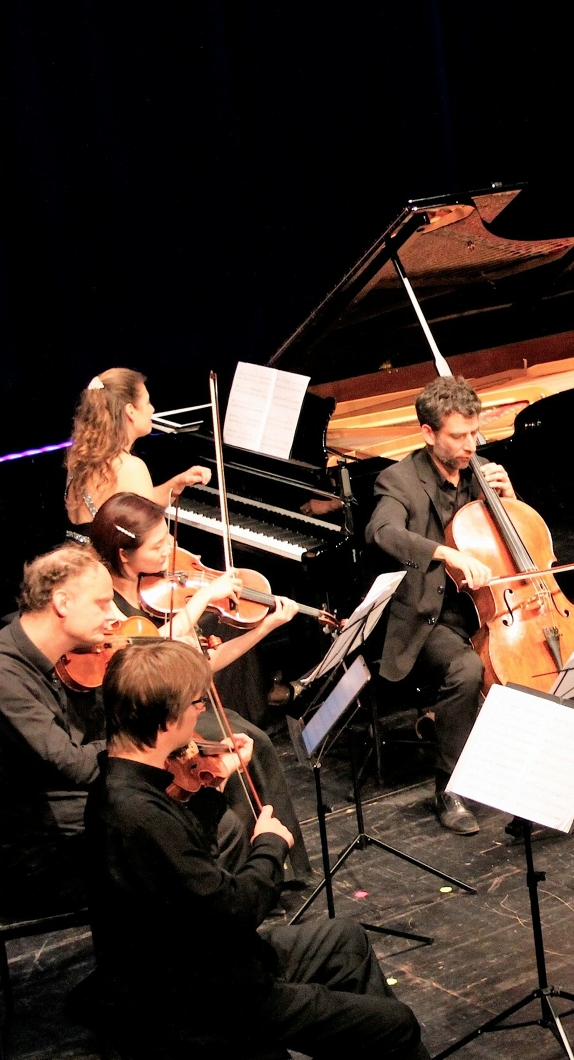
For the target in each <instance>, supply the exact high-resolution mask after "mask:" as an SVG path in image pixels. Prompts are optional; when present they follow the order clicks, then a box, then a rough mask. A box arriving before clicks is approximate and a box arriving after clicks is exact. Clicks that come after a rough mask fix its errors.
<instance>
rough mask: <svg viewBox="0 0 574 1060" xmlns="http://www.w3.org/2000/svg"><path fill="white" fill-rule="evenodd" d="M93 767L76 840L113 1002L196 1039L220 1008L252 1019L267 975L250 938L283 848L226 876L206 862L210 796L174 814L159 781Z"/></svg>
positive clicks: (270, 968)
mask: <svg viewBox="0 0 574 1060" xmlns="http://www.w3.org/2000/svg"><path fill="white" fill-rule="evenodd" d="M100 764H101V769H102V774H101V777H100V778H99V779H98V781H96V783H95V784H94V785H93V786H92V788H91V790H90V794H89V796H88V804H87V808H86V837H87V844H88V855H89V864H90V881H91V887H92V895H91V903H90V904H91V907H92V923H93V930H94V941H95V945H96V952H97V954H98V960H99V963H100V965H101V967H102V969H103V971H104V973H105V978H106V980H107V982H108V983H109V984H110V986H111V988H112V992H113V995H114V996H115V998H118V997H119V998H120V999H121V1000H122V1004H123V1005H128V1006H129V1007H130V1008H135V1009H136V1010H137V1011H139V1012H142V1013H143V1012H145V1010H146V1006H147V1005H150V1004H152V1005H153V1007H154V1010H155V1011H161V1012H162V1014H163V1017H165V1019H166V1020H167V1021H168V1023H170V1024H172V1025H173V1024H175V1025H177V1024H178V1022H180V1021H181V1020H182V1019H184V1018H187V1016H188V1015H193V1021H194V1027H195V1028H196V1029H197V1033H198V1035H201V1034H205V1033H208V1032H209V1027H210V1025H212V1026H215V1025H217V1020H218V1019H219V1020H220V1019H221V1002H222V998H224V999H225V1006H226V1013H227V1014H226V1018H228V1019H233V1018H234V1016H235V1018H239V1017H240V1015H241V1013H242V1010H243V1009H244V1006H245V1005H247V1004H249V1008H250V1011H251V1012H253V1011H256V1002H257V997H258V996H259V997H261V996H262V995H265V994H266V993H267V992H268V991H269V990H270V989H271V985H272V982H273V972H274V967H275V956H274V951H273V950H272V949H271V947H269V946H268V945H267V943H265V942H264V941H263V940H262V939H261V938H260V936H259V935H258V934H257V931H256V928H257V926H258V925H259V924H260V923H261V922H262V920H263V919H264V917H265V916H266V915H267V913H268V912H269V910H270V909H272V908H273V906H274V905H275V903H276V901H277V896H278V893H279V889H280V885H281V882H282V879H283V860H284V858H285V855H286V852H287V844H286V843H285V841H284V840H283V839H281V838H280V837H279V836H276V835H273V834H270V833H268V834H266V835H263V836H259V837H258V838H257V839H256V840H255V841H254V843H253V845H252V849H251V853H250V856H249V858H248V860H247V861H246V863H245V865H244V866H243V867H242V868H241V870H240V871H239V872H238V873H237V874H236V875H234V876H231V875H230V874H229V873H227V872H225V871H223V870H222V869H221V868H219V866H218V865H217V863H216V862H215V860H214V858H213V856H212V854H211V846H212V839H213V835H214V830H215V827H216V825H217V821H218V820H219V818H220V816H221V814H222V813H223V811H224V810H225V806H226V803H225V799H224V798H223V796H222V795H221V794H220V793H219V792H217V791H215V790H213V789H202V791H201V792H199V793H198V794H197V795H194V796H192V798H191V800H190V801H189V802H188V803H187V804H186V806H185V807H182V806H181V805H179V804H178V803H176V802H175V801H174V800H173V799H171V798H169V796H168V795H166V793H165V788H166V787H167V785H168V784H169V783H170V782H171V779H172V777H171V774H170V773H169V772H167V771H166V770H163V769H157V768H155V767H154V766H149V765H145V764H141V763H138V762H133V761H131V760H128V759H124V758H108V757H107V755H105V754H103V755H102V756H100ZM190 1005H191V1008H190ZM228 1006H231V1008H229V1007H228ZM214 1020H215V1021H216V1023H215V1024H214V1023H213V1021H214Z"/></svg>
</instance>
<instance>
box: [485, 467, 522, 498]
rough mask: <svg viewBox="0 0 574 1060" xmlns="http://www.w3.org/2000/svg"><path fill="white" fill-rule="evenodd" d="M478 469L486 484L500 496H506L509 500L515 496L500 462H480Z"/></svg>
mask: <svg viewBox="0 0 574 1060" xmlns="http://www.w3.org/2000/svg"><path fill="white" fill-rule="evenodd" d="M480 470H481V472H482V474H483V475H484V477H485V479H486V482H487V485H488V486H491V487H492V489H494V490H496V492H497V493H498V494H499V495H500V496H501V497H507V498H508V499H509V500H512V499H514V498H515V497H516V494H515V492H514V490H513V488H512V483H511V481H510V479H509V477H508V474H507V472H506V471H505V470H504V468H503V467H502V465H501V464H492V463H491V464H481V467H480Z"/></svg>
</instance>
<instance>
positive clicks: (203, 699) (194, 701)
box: [189, 696, 207, 707]
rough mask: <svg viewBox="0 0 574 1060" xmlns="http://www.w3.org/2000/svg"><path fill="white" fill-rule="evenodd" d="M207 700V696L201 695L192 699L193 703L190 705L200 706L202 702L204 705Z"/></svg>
mask: <svg viewBox="0 0 574 1060" xmlns="http://www.w3.org/2000/svg"><path fill="white" fill-rule="evenodd" d="M206 702H207V697H206V696H199V698H198V699H192V701H191V703H190V704H189V705H190V707H198V706H199V704H200V703H201V704H202V705H203V706H205V704H206Z"/></svg>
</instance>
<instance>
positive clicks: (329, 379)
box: [269, 186, 574, 458]
mask: <svg viewBox="0 0 574 1060" xmlns="http://www.w3.org/2000/svg"><path fill="white" fill-rule="evenodd" d="M532 201H533V196H532V194H531V193H529V189H527V188H525V187H524V186H513V187H492V188H489V189H485V190H482V191H478V192H469V193H468V194H460V195H444V196H435V197H432V198H427V199H418V200H412V201H410V202H408V203H407V205H406V206H405V208H404V209H403V210H402V211H401V213H400V214H399V216H398V217H397V218H396V220H395V221H393V223H392V224H391V225H390V226H389V227H388V228H387V229H386V231H385V232H384V233H383V235H382V236H381V237H380V238H379V239H378V240H377V241H376V243H375V244H374V245H373V246H372V247H371V248H370V250H368V251H367V253H366V254H365V255H363V257H362V258H361V259H360V261H358V262H357V264H356V265H355V266H354V267H353V268H352V269H351V270H350V272H349V273H347V275H346V276H345V277H344V278H343V280H342V281H341V282H340V283H339V284H338V285H337V286H336V287H335V289H334V290H333V291H332V292H331V293H330V294H329V295H328V296H327V298H325V300H324V301H323V302H322V303H321V305H320V306H318V308H317V309H316V310H315V311H314V312H313V313H312V314H311V315H310V316H309V317H308V318H307V320H306V321H305V322H304V323H303V324H302V325H301V326H300V327H299V328H298V329H297V331H296V332H295V333H294V334H293V335H292V336H291V337H290V338H289V339H288V340H287V341H286V342H285V343H284V344H283V346H281V348H280V349H279V350H278V351H277V353H276V354H275V355H274V357H272V358H271V360H270V362H269V364H270V365H272V366H273V367H277V368H282V369H287V370H291V371H298V372H306V373H307V374H309V375H310V376H311V384H312V389H313V392H314V393H316V394H319V395H321V396H324V397H327V396H330V397H334V398H336V399H337V410H336V412H335V415H334V417H333V418H332V420H331V425H330V428H329V431H328V438H327V440H328V443H329V444H330V445H332V446H334V447H335V448H338V449H342V450H344V451H346V452H353V453H356V454H357V455H359V456H371V455H373V454H375V453H377V454H385V455H386V456H389V457H395V458H396V457H400V456H402V455H404V454H405V453H406V452H409V451H410V450H411V449H412V448H413V447H415V446H416V445H419V444H420V436H419V434H418V429H417V424H416V417H415V415H414V408H413V400H414V396H415V395H416V393H417V392H418V390H420V388H421V387H423V386H424V385H425V383H426V382H428V381H429V380H430V379H432V378H434V376H435V375H436V369H435V367H434V362H433V361H432V359H431V353H430V350H429V347H428V345H427V341H426V338H425V336H424V333H423V330H422V328H421V327H420V325H419V322H418V320H417V318H416V316H415V313H414V310H413V308H412V306H411V303H410V301H409V300H408V297H407V294H406V292H405V290H404V287H403V285H402V283H401V280H400V279H399V276H398V274H397V271H396V269H395V266H394V265H393V262H392V257H393V255H397V256H398V257H399V259H400V262H401V265H402V267H403V269H404V271H405V272H406V274H407V276H408V278H409V280H410V282H411V284H412V286H413V288H414V291H415V295H416V297H417V299H418V301H419V304H420V305H421V307H422V310H423V313H424V315H425V318H426V320H427V322H428V323H429V325H430V329H431V331H432V333H433V336H434V339H435V340H436V342H437V344H438V347H439V349H440V351H441V353H442V354H443V356H445V357H446V358H447V359H448V361H449V364H450V367H451V369H452V371H453V372H454V373H455V374H462V375H464V376H465V378H467V379H469V381H471V382H472V384H473V385H474V386H476V388H477V389H478V390H479V392H480V394H481V397H482V398H483V404H484V406H485V416H484V417H483V424H482V427H483V433H485V435H486V437H487V438H501V437H505V436H507V435H508V434H510V433H511V432H512V429H513V422H514V417H515V415H516V414H517V413H518V412H519V411H520V410H521V409H523V408H525V407H526V406H527V405H528V404H530V403H531V402H532V401H535V400H538V399H539V398H540V397H543V396H545V395H546V394H548V393H553V392H556V391H559V390H561V389H565V388H569V387H572V386H574V360H572V361H571V363H568V362H567V360H566V359H567V358H569V357H570V355H571V354H574V331H573V330H572V329H573V328H574V265H573V257H574V236H570V235H563V236H562V235H561V236H558V235H557V232H556V230H557V229H558V227H559V226H560V225H561V226H562V227H563V228H565V227H567V225H568V226H569V227H570V229H571V230H572V228H574V224H573V222H572V221H571V220H570V219H569V218H568V217H566V219H565V214H564V213H563V212H562V213H561V211H560V210H558V209H556V208H555V207H556V204H552V205H553V206H554V209H553V211H552V214H547V215H546V216H545V217H542V218H540V217H539V218H538V219H536V220H535V219H533V218H532V217H531V216H530V217H529V211H528V207H529V204H531V203H532ZM549 209H550V207H549ZM536 225H537V226H538V231H535V232H534V234H535V235H536V238H524V236H525V233H532V230H533V227H535V226H536ZM550 225H553V226H554V227H553V229H550ZM546 362H553V363H552V364H548V366H547V368H544V369H543V368H542V367H541V366H542V365H543V364H546ZM350 366H352V370H353V376H352V377H350V373H349V368H350ZM357 369H359V371H360V372H361V374H360V375H357V374H356V372H357ZM546 375H549V376H550V378H548V379H546V378H545V376H546Z"/></svg>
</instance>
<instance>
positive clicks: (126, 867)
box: [86, 641, 428, 1060]
mask: <svg viewBox="0 0 574 1060" xmlns="http://www.w3.org/2000/svg"><path fill="white" fill-rule="evenodd" d="M210 680H211V672H210V668H209V665H208V663H207V662H206V660H205V659H204V658H203V657H202V656H200V655H199V654H198V653H197V652H194V651H193V649H191V648H190V647H189V646H188V645H186V644H183V643H178V642H175V641H174V642H169V643H168V644H167V645H165V646H164V647H163V649H162V648H161V647H159V646H156V645H154V644H151V643H147V644H144V645H141V646H136V645H131V646H129V647H127V648H125V649H122V650H121V651H119V652H117V653H116V654H115V655H114V657H113V658H112V660H111V662H110V665H109V667H108V670H107V672H106V676H105V679H104V686H103V693H104V705H105V709H106V717H107V730H108V755H107V756H105V755H103V756H102V758H101V776H100V778H99V780H98V781H97V782H96V784H95V785H93V787H92V789H91V790H90V794H89V796H88V804H87V808H86V836H87V845H88V854H89V864H90V886H91V898H90V905H91V910H92V926H93V932H94V943H95V948H96V954H97V959H98V966H99V968H100V971H101V973H102V979H103V982H104V986H105V988H106V989H107V993H108V1000H109V1001H111V1003H112V1006H111V1007H112V1010H114V1011H115V1012H117V1013H118V1022H119V1029H120V1032H123V1034H124V1035H125V1036H126V1040H127V1044H128V1046H129V1048H130V1052H131V1053H132V1052H133V1053H135V1055H137V1056H138V1057H144V1056H145V1057H152V1056H153V1057H157V1056H158V1055H161V1056H162V1057H165V1058H168V1057H169V1058H175V1057H187V1056H190V1057H191V1056H193V1057H195V1058H197V1060H208V1058H209V1060H213V1058H215V1057H223V1056H232V1055H233V1056H237V1057H238V1058H241V1060H263V1058H264V1057H265V1058H266V1060H270V1058H271V1057H273V1058H274V1060H275V1058H277V1060H280V1058H282V1057H286V1056H287V1054H286V1051H285V1050H286V1048H287V1047H291V1048H294V1049H297V1050H302V1051H303V1050H304V1051H305V1053H308V1054H310V1055H313V1056H314V1057H317V1058H319V1057H322V1056H325V1057H326V1056H330V1057H331V1056H333V1055H338V1053H339V1052H344V1051H345V1050H348V1051H351V1050H354V1051H355V1052H356V1053H358V1054H360V1055H361V1056H362V1057H365V1058H369V1057H373V1058H374V1057H375V1056H376V1057H381V1056H385V1057H386V1058H387V1060H399V1058H402V1060H428V1052H427V1050H426V1049H425V1047H424V1046H423V1045H422V1044H421V1042H420V1031H419V1026H418V1023H417V1021H416V1019H415V1018H414V1016H413V1014H412V1012H411V1011H410V1009H409V1008H407V1006H406V1005H404V1004H402V1003H401V1002H399V1001H397V1000H396V998H394V996H393V994H392V992H391V991H390V989H389V987H388V986H387V985H386V983H385V980H384V978H383V976H382V974H381V971H380V968H379V965H378V962H377V959H376V957H375V955H374V953H373V951H372V950H371V947H370V945H369V942H368V940H367V937H366V934H365V932H364V930H363V929H362V928H361V927H360V925H358V924H355V923H352V922H346V921H339V920H336V921H327V922H324V921H321V922H315V923H312V924H306V925H303V926H297V927H291V926H283V925H281V926H279V927H277V926H276V927H273V928H271V929H270V930H268V931H267V932H265V929H264V933H263V934H260V933H259V932H258V930H257V928H258V927H259V925H261V924H262V922H263V920H264V919H265V917H266V915H267V914H268V912H269V911H270V910H271V909H272V908H273V906H274V905H275V902H276V900H277V896H278V893H279V889H280V886H281V881H282V878H283V863H284V861H285V856H286V854H287V851H288V849H289V847H290V846H291V844H292V842H293V838H292V836H291V833H290V832H289V830H288V829H287V828H286V827H285V826H284V825H283V824H282V823H281V821H280V820H278V819H277V818H276V817H275V816H274V813H273V807H272V806H264V807H263V809H262V811H261V813H260V815H259V817H258V819H257V821H256V823H255V827H254V830H253V837H252V842H251V849H250V851H249V854H248V856H247V858H246V860H245V862H244V864H243V865H242V866H241V867H240V868H239V869H238V870H237V871H236V872H235V873H234V874H233V875H231V874H229V873H226V872H224V871H222V870H221V868H220V867H219V866H218V864H217V863H216V862H215V861H214V859H213V857H212V856H211V853H210V847H211V842H212V835H213V828H214V823H215V822H216V821H217V818H218V816H219V815H220V814H221V812H222V810H223V809H224V805H225V804H224V800H223V798H222V795H221V793H220V792H219V791H217V790H215V789H213V788H210V789H208V790H205V791H204V793H203V799H202V801H201V802H197V803H196V801H195V800H196V799H197V796H196V795H192V796H191V798H190V800H189V803H188V805H187V808H186V809H182V807H181V805H180V804H179V803H177V802H175V801H174V800H173V799H171V798H170V797H169V796H168V795H166V788H167V787H168V785H170V783H171V782H172V773H171V770H170V765H169V759H170V755H172V754H173V752H174V751H176V750H177V749H178V748H179V747H181V746H182V745H185V744H186V743H187V741H188V740H189V737H190V735H191V733H193V732H194V731H195V728H196V724H197V715H198V710H200V709H201V706H202V702H203V696H204V694H205V691H206V689H207V687H208V685H209V682H210ZM166 762H167V766H166ZM223 783H224V782H223ZM150 1015H151V1018H150ZM138 1036H139V1037H138ZM142 1039H143V1040H142Z"/></svg>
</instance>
